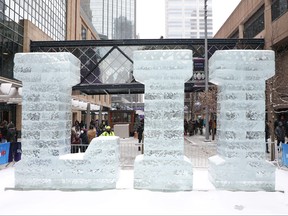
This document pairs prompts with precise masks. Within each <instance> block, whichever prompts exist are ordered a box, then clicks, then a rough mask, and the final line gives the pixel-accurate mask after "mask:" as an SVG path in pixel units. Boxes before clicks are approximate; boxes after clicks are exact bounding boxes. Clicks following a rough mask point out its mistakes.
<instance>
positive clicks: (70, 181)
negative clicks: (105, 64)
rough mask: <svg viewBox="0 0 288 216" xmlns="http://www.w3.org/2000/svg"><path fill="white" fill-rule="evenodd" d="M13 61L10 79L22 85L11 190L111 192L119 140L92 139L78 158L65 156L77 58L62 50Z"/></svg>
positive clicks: (22, 55)
mask: <svg viewBox="0 0 288 216" xmlns="http://www.w3.org/2000/svg"><path fill="white" fill-rule="evenodd" d="M14 62H15V67H14V75H15V78H17V79H19V80H21V81H22V83H23V93H22V99H23V101H22V129H21V130H22V138H21V142H22V151H23V152H22V160H21V161H19V162H18V163H17V164H16V167H15V187H16V188H19V189H105V188H115V187H116V181H117V179H118V165H119V157H118V146H119V137H118V138H117V137H114V138H113V139H112V138H106V141H105V145H101V143H102V142H104V141H103V140H101V139H100V140H98V142H97V143H98V145H97V144H96V143H94V142H96V141H97V140H95V141H94V140H93V142H92V143H91V145H90V146H89V147H88V150H87V152H85V155H84V158H74V157H73V156H76V155H70V157H67V155H68V156H69V154H70V145H71V140H70V138H71V127H72V104H71V103H72V102H71V93H72V86H74V85H76V84H78V83H79V82H80V61H79V59H77V58H76V57H75V56H74V55H73V54H71V53H66V52H63V53H43V52H41V53H18V54H16V56H15V59H14ZM107 139H108V140H107ZM109 139H110V140H109ZM99 146H100V147H101V148H99ZM103 146H104V147H106V148H103V149H102V147H103ZM107 148H109V149H107ZM63 156H66V157H64V158H63ZM96 156H97V158H95V157H96ZM100 156H101V157H100ZM61 158H62V159H61ZM65 158H66V159H65ZM112 158H113V159H112ZM108 165H109V166H108Z"/></svg>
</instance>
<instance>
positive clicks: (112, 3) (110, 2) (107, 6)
mask: <svg viewBox="0 0 288 216" xmlns="http://www.w3.org/2000/svg"><path fill="white" fill-rule="evenodd" d="M90 8H91V10H92V23H93V25H94V27H95V29H96V31H97V32H98V33H99V34H100V35H102V38H107V39H134V38H136V31H135V28H136V18H135V16H136V0H90Z"/></svg>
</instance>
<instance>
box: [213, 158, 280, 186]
mask: <svg viewBox="0 0 288 216" xmlns="http://www.w3.org/2000/svg"><path fill="white" fill-rule="evenodd" d="M275 169H276V168H275V166H274V165H273V164H271V163H269V162H268V161H265V160H264V161H255V162H254V163H253V162H251V161H250V162H247V164H246V167H243V168H240V169H239V167H238V168H237V167H235V161H233V162H230V161H227V160H225V159H223V158H222V157H220V156H219V155H215V156H212V157H210V158H209V168H208V173H209V180H210V182H211V183H212V184H213V185H214V186H215V187H216V188H217V189H223V190H231V191H275ZM247 170H249V171H247Z"/></svg>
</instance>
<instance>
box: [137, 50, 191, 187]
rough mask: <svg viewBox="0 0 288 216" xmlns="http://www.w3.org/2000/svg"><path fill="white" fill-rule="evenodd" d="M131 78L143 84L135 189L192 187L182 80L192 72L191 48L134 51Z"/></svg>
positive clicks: (186, 78)
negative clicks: (141, 148)
mask: <svg viewBox="0 0 288 216" xmlns="http://www.w3.org/2000/svg"><path fill="white" fill-rule="evenodd" d="M133 55H134V56H133V60H134V71H133V74H134V77H135V79H136V80H137V81H139V82H141V83H144V84H145V107H144V109H145V128H144V134H145V141H144V155H139V156H137V157H136V159H135V162H134V188H136V189H149V190H162V191H183V190H192V185H193V182H192V178H193V168H192V164H191V162H190V161H189V159H188V158H186V157H185V156H184V128H183V118H184V83H185V82H186V81H187V80H188V79H190V78H191V76H192V74H193V71H192V70H193V69H192V65H193V60H192V51H191V50H173V51H171V50H153V51H135V52H134V53H133Z"/></svg>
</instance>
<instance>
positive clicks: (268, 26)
mask: <svg viewBox="0 0 288 216" xmlns="http://www.w3.org/2000/svg"><path fill="white" fill-rule="evenodd" d="M287 21H288V1H287V0H253V1H251V0H242V1H241V2H240V3H239V5H238V6H237V7H236V9H235V10H234V11H233V13H232V14H231V15H230V17H229V18H228V19H227V20H226V22H225V23H224V24H223V26H222V27H221V28H220V29H219V31H218V32H217V33H216V34H215V38H264V40H265V49H268V50H274V51H275V63H276V72H275V76H273V77H272V78H271V79H269V80H268V81H267V85H266V110H267V116H266V117H267V118H268V119H267V120H268V121H269V122H274V121H275V120H276V119H277V118H279V117H280V116H281V115H284V116H286V120H287V119H288V100H287V91H288V84H287V83H288V25H287ZM240 48H241V47H240ZM271 135H273V133H272V134H271Z"/></svg>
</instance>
